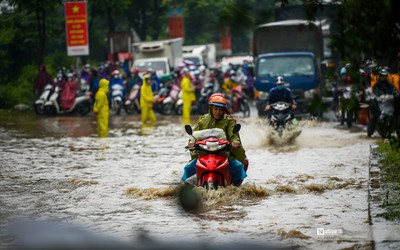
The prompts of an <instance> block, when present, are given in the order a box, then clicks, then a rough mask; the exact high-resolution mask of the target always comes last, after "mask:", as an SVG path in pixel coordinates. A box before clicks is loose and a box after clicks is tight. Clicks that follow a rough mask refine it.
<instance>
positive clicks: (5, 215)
mask: <svg viewBox="0 0 400 250" xmlns="http://www.w3.org/2000/svg"><path fill="white" fill-rule="evenodd" d="M253 114H254V112H253ZM192 118H193V121H195V117H192ZM157 119H158V120H157V127H156V128H155V129H153V130H151V129H150V130H141V129H140V117H139V116H127V115H125V114H124V115H122V116H119V117H117V116H111V122H110V137H108V138H104V139H99V138H97V134H96V133H97V132H96V122H95V118H94V116H93V115H92V114H90V115H89V116H87V117H79V116H60V117H36V116H35V115H27V114H22V115H21V114H19V115H11V114H10V115H6V116H5V118H4V119H3V118H2V120H1V121H0V162H1V168H0V169H1V170H0V189H1V190H2V191H1V193H0V206H1V210H0V221H1V225H0V226H1V228H0V229H1V231H2V235H4V232H5V231H4V230H5V229H6V227H7V225H8V223H10V222H12V221H14V220H15V219H18V218H21V217H30V218H34V219H56V220H58V221H61V222H66V223H70V224H74V225H79V226H82V227H84V228H87V229H89V230H91V231H94V232H101V233H105V234H107V235H112V236H113V237H116V238H118V239H120V240H123V241H132V240H134V239H135V237H136V236H137V235H138V234H139V233H140V232H142V231H145V232H147V233H148V234H149V235H150V236H151V237H154V238H156V239H159V240H162V241H176V240H179V239H182V240H189V241H191V240H193V241H205V240H207V242H221V241H222V242H232V241H250V242H259V243H262V244H269V243H271V242H273V243H276V244H278V245H280V246H284V247H299V248H307V249H343V248H357V247H359V248H361V249H372V245H371V240H372V238H371V230H370V226H369V222H368V162H369V147H370V144H371V143H373V142H374V141H375V140H374V139H368V138H367V137H366V132H365V131H364V130H363V129H362V127H357V126H356V127H355V128H353V129H347V128H345V127H343V126H340V125H339V123H338V122H322V121H301V122H300V123H299V129H301V134H300V135H299V136H298V137H297V138H296V139H294V140H293V141H292V142H291V143H290V144H289V145H285V144H284V143H283V144H279V145H277V144H276V143H272V142H271V140H270V135H271V132H270V131H268V129H267V128H266V126H265V124H264V122H263V121H262V120H260V119H259V118H258V117H256V116H255V115H253V116H252V117H250V118H245V119H243V118H239V122H240V123H241V124H242V129H241V132H240V134H241V138H242V142H243V146H244V147H245V149H246V152H247V156H248V158H249V161H250V165H249V169H248V172H247V173H248V177H247V178H246V179H245V181H244V183H243V185H242V186H241V187H240V188H236V187H229V188H226V189H221V190H218V191H211V192H209V193H204V194H203V195H204V197H203V207H202V208H201V209H200V210H199V211H197V212H195V213H187V212H185V211H184V210H183V209H182V208H181V207H180V206H179V204H178V202H177V190H178V187H179V186H180V185H181V182H180V178H181V176H182V173H183V166H184V165H185V164H186V162H187V161H188V160H189V153H188V152H186V151H185V149H184V146H185V145H186V143H187V140H188V139H189V136H188V135H187V134H186V133H185V131H184V129H183V126H182V125H181V117H177V116H168V117H167V116H157ZM375 139H376V138H375ZM9 240H10V239H8V238H7V237H2V238H1V242H0V243H2V244H6V243H7V242H8V241H9Z"/></svg>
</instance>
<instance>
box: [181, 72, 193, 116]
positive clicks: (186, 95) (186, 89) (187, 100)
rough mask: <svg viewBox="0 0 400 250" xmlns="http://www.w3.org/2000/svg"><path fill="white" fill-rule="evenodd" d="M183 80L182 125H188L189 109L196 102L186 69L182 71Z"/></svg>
mask: <svg viewBox="0 0 400 250" xmlns="http://www.w3.org/2000/svg"><path fill="white" fill-rule="evenodd" d="M182 71H183V74H184V75H183V78H182V81H181V89H182V100H183V110H182V123H183V124H190V111H191V110H190V109H191V107H192V102H194V101H196V95H195V92H194V91H195V89H194V87H193V84H192V82H191V81H190V73H189V69H188V68H184V69H183V70H182Z"/></svg>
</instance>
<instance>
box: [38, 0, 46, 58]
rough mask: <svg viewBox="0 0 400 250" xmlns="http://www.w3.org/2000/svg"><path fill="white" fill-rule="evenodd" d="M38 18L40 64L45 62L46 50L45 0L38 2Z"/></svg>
mask: <svg viewBox="0 0 400 250" xmlns="http://www.w3.org/2000/svg"><path fill="white" fill-rule="evenodd" d="M36 18H37V25H38V36H39V64H42V63H44V53H45V51H46V11H45V9H44V0H38V1H37V2H36Z"/></svg>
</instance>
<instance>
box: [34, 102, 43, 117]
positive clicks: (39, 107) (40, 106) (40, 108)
mask: <svg viewBox="0 0 400 250" xmlns="http://www.w3.org/2000/svg"><path fill="white" fill-rule="evenodd" d="M34 109H35V113H36V114H37V115H44V105H43V104H35V107H34Z"/></svg>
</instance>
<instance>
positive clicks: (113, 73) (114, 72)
mask: <svg viewBox="0 0 400 250" xmlns="http://www.w3.org/2000/svg"><path fill="white" fill-rule="evenodd" d="M111 75H113V76H114V75H119V71H118V70H117V69H116V70H114V71H113V72H112V73H111Z"/></svg>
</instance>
